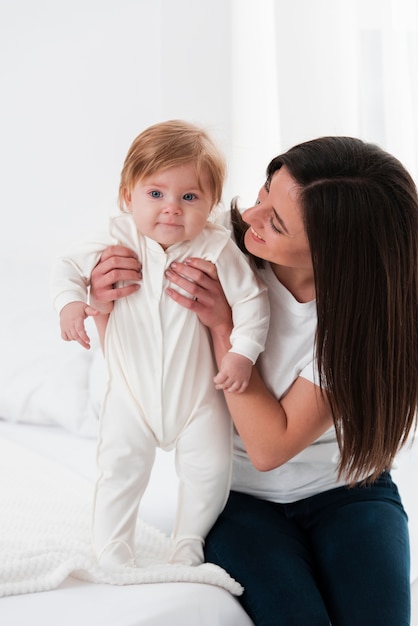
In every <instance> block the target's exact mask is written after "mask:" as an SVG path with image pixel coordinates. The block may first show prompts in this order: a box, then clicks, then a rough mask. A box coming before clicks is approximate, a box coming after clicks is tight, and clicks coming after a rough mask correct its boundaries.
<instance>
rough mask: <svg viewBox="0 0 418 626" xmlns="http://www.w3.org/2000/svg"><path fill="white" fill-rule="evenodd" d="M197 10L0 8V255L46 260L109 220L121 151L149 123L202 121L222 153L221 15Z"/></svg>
mask: <svg viewBox="0 0 418 626" xmlns="http://www.w3.org/2000/svg"><path fill="white" fill-rule="evenodd" d="M205 7H207V8H206V9H205V10H204V11H202V5H200V3H198V2H197V3H196V2H194V1H193V0H180V1H176V2H172V1H171V0H36V1H35V2H33V1H32V0H0V64H1V65H0V74H1V83H2V97H1V115H0V137H1V140H0V172H1V178H0V205H1V215H2V222H3V228H2V229H1V232H0V246H1V250H2V253H3V256H4V253H6V254H10V257H11V258H13V257H14V256H15V255H17V254H18V255H19V256H23V257H29V256H32V255H35V256H36V257H38V258H48V259H49V258H51V256H52V255H55V254H57V253H58V251H59V250H61V248H62V246H63V245H66V243H67V242H69V241H71V240H73V239H79V238H80V237H82V236H83V232H84V231H87V232H90V231H91V229H92V228H94V227H95V225H96V224H97V223H98V221H99V220H101V219H103V218H104V217H105V216H107V215H108V214H109V213H111V212H114V211H115V210H116V197H117V191H118V184H119V173H120V170H121V167H122V163H123V160H124V158H125V155H126V152H127V150H128V148H129V145H130V143H131V141H132V140H133V139H134V137H135V136H136V135H137V134H138V133H139V132H140V131H141V130H143V129H144V128H145V127H146V126H148V125H149V124H151V123H154V122H157V121H161V120H162V119H169V118H172V117H182V118H186V119H190V120H192V121H195V122H198V123H201V124H204V125H206V126H207V127H208V128H209V129H210V130H212V132H213V134H214V135H215V136H216V137H217V139H218V140H219V142H220V143H221V144H222V147H223V148H224V149H225V151H226V152H227V151H228V146H229V135H228V133H229V124H230V111H229V107H228V106H225V98H227V99H228V89H229V85H230V67H229V63H228V61H227V62H225V48H224V46H225V44H226V45H229V44H228V43H227V42H226V40H227V39H228V37H229V6H228V3H225V2H223V0H211V2H210V3H205ZM185 16H187V19H185ZM217 42H218V43H217ZM221 44H222V45H221ZM16 232H19V237H17V236H16V235H15V233H16Z"/></svg>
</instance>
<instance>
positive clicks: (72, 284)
mask: <svg viewBox="0 0 418 626" xmlns="http://www.w3.org/2000/svg"><path fill="white" fill-rule="evenodd" d="M114 243H116V240H115V239H114V238H112V237H111V236H110V235H109V234H107V233H103V234H101V235H99V236H98V237H97V238H95V239H92V240H91V241H88V242H85V243H81V244H80V245H78V246H74V247H73V248H72V249H70V250H69V251H68V253H66V254H65V255H62V256H60V257H58V258H57V259H56V260H55V262H54V264H53V266H52V273H51V284H50V291H51V298H52V304H53V306H54V308H55V310H56V311H57V313H59V312H60V311H61V310H62V309H63V307H64V306H65V305H66V304H69V303H70V302H75V301H81V302H87V300H88V286H89V285H90V276H91V272H92V270H93V268H94V267H95V266H96V265H97V263H98V261H99V259H100V255H101V254H102V252H103V250H105V248H107V247H108V246H109V245H112V244H114Z"/></svg>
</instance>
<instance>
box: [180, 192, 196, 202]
mask: <svg viewBox="0 0 418 626" xmlns="http://www.w3.org/2000/svg"><path fill="white" fill-rule="evenodd" d="M183 198H184V200H189V201H190V200H194V199H195V198H196V196H195V194H194V193H185V194H184V196H183Z"/></svg>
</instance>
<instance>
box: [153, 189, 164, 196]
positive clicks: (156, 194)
mask: <svg viewBox="0 0 418 626" xmlns="http://www.w3.org/2000/svg"><path fill="white" fill-rule="evenodd" d="M162 195H163V194H162V193H161V191H157V190H156V189H155V190H153V191H150V196H151V198H161V196H162Z"/></svg>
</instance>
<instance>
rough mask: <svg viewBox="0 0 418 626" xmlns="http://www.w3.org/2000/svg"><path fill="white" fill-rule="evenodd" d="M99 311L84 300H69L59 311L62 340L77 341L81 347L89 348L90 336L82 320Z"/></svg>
mask: <svg viewBox="0 0 418 626" xmlns="http://www.w3.org/2000/svg"><path fill="white" fill-rule="evenodd" d="M98 314H99V311H98V310H97V309H94V308H93V307H91V306H89V305H88V304H86V303H85V302H80V301H77V302H70V303H69V304H66V305H65V307H64V308H63V309H61V312H60V326H61V337H62V338H63V339H64V341H77V342H78V343H79V344H80V346H83V348H87V350H88V349H89V348H90V337H89V336H88V334H87V333H86V329H85V326H84V320H85V319H86V317H89V315H93V316H95V315H98Z"/></svg>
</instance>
